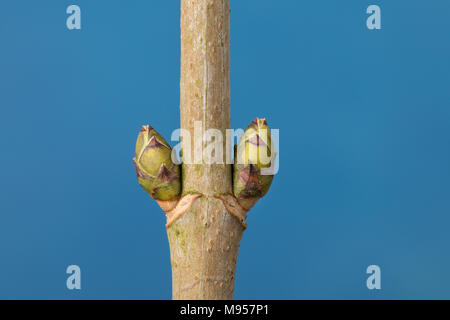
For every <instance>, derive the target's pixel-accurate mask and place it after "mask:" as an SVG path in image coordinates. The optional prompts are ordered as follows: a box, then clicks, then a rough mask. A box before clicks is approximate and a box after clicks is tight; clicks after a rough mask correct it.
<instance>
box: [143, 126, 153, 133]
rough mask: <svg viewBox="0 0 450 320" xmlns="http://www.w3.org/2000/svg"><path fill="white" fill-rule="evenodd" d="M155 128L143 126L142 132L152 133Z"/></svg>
mask: <svg viewBox="0 0 450 320" xmlns="http://www.w3.org/2000/svg"><path fill="white" fill-rule="evenodd" d="M152 130H153V128H152V127H151V126H150V125H146V126H142V128H141V132H150V131H152Z"/></svg>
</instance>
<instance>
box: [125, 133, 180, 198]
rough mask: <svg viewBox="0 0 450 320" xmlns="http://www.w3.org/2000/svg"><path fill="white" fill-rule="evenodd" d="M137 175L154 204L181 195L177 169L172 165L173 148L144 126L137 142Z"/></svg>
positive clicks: (135, 160) (177, 166)
mask: <svg viewBox="0 0 450 320" xmlns="http://www.w3.org/2000/svg"><path fill="white" fill-rule="evenodd" d="M133 162H134V165H135V167H136V175H137V178H138V181H139V184H140V185H141V186H142V188H144V189H145V191H147V192H148V194H149V195H150V196H151V197H152V198H153V199H155V200H162V201H167V200H174V199H175V198H177V197H178V196H179V194H180V191H181V184H180V166H179V165H176V164H174V163H173V162H172V148H171V147H170V145H169V144H168V143H167V141H166V140H164V138H163V137H161V135H159V133H158V132H156V130H154V129H153V128H152V127H151V126H143V127H142V129H141V131H140V133H139V136H138V138H137V141H136V150H135V157H134V158H133Z"/></svg>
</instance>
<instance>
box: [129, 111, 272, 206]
mask: <svg viewBox="0 0 450 320" xmlns="http://www.w3.org/2000/svg"><path fill="white" fill-rule="evenodd" d="M272 154H273V150H272V138H271V135H270V130H269V127H268V126H267V122H266V120H265V119H259V118H256V119H255V120H253V122H252V123H251V124H250V125H249V126H248V127H247V129H245V131H244V134H243V135H242V136H241V138H240V140H239V142H238V145H237V146H236V147H235V157H234V164H233V194H234V197H236V199H237V201H238V202H239V203H240V204H245V205H244V206H243V207H244V208H245V207H247V209H246V211H247V210H248V209H250V208H248V205H246V204H247V203H248V202H249V201H250V202H251V203H253V204H254V202H256V199H259V198H261V197H263V196H264V195H265V194H266V193H267V191H268V190H269V188H270V185H271V183H272V180H273V175H270V174H266V173H264V172H262V171H263V170H264V169H267V168H270V167H271V164H272V163H271V162H272V161H273V157H272ZM263 158H265V159H263ZM267 159H269V161H267ZM133 162H134V165H135V167H136V174H137V178H138V181H139V184H140V185H141V186H142V188H144V189H145V191H147V192H148V194H149V195H150V196H151V197H152V198H153V199H155V200H157V201H174V200H177V199H179V197H180V195H181V174H180V173H181V168H180V165H177V164H174V163H173V162H172V148H171V147H170V145H169V144H168V143H167V141H166V140H164V138H163V137H162V136H161V135H160V134H159V133H158V132H156V130H155V129H153V128H152V127H151V126H149V125H147V126H143V127H142V129H141V131H140V133H139V136H138V138H137V142H136V151H135V157H134V158H133Z"/></svg>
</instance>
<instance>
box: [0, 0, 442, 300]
mask: <svg viewBox="0 0 450 320" xmlns="http://www.w3.org/2000/svg"><path fill="white" fill-rule="evenodd" d="M231 2H232V4H231V5H232V15H231V16H232V18H231V23H232V27H231V30H232V37H231V39H232V40H231V41H232V53H231V54H232V58H231V63H232V69H231V74H232V106H231V112H232V127H233V128H243V127H245V126H247V124H248V123H249V122H250V121H251V120H252V119H253V118H254V117H255V116H261V117H267V119H268V121H269V125H271V127H272V128H279V129H280V140H281V145H280V171H279V174H278V175H277V176H276V177H275V180H274V183H273V185H272V188H271V191H270V193H269V195H268V196H267V197H265V198H264V199H263V200H261V201H260V202H259V203H258V204H257V206H256V207H255V208H254V209H253V210H252V211H251V212H250V216H249V219H248V224H249V229H248V230H247V231H246V232H245V234H244V237H243V241H242V246H241V249H240V254H239V258H238V266H237V275H236V290H235V297H236V298H238V299H253V298H262V299H331V298H339V299H350V298H353V299H367V298H368V299H379V298H385V299H395V298H402V299H408V298H413V299H415V298H426V299H428V298H438V299H440V298H447V299H448V298H450V293H449V292H450V273H449V270H450V252H449V244H450V234H449V226H450V217H449V213H450V150H449V149H450V148H449V146H450V90H449V84H450V42H449V41H448V39H449V38H448V37H449V32H450V19H449V14H450V13H449V12H450V2H449V1H446V0H435V1H425V0H422V1H410V0H408V1H406V0H402V1H400V0H398V1H379V0H377V1H360V0H353V1H350V0H348V1H332V0H328V1H324V0H320V1H319V0H314V1H313V0H310V1H297V0H284V1H275V0H271V1H269V0H245V1H231ZM70 4H77V5H79V6H80V7H81V10H82V30H79V31H77V30H74V31H69V30H68V29H67V28H66V18H67V16H68V15H67V14H66V8H67V6H69V5H70ZM370 4H378V5H380V7H381V10H382V29H381V30H378V31H370V30H368V29H367V28H366V18H367V16H368V15H367V14H366V12H365V11H366V8H367V7H368V5H370ZM179 5H180V4H179V1H125V0H122V1H113V0H108V1H75V0H74V1H48V0H45V1H44V0H41V1H31V0H30V1H23V0H20V1H19V0H15V1H12V0H8V1H2V2H1V4H0V108H1V116H0V150H1V151H0V152H1V158H0V298H41V299H53V298H57V299H81V298H83V299H97V298H101V299H109V298H112V299H129V298H130V299H131V298H134V299H168V298H170V297H171V272H170V261H169V246H168V241H167V236H166V233H165V228H164V223H165V217H164V215H163V213H162V212H161V210H160V209H159V207H157V205H156V203H154V201H151V200H150V199H149V197H148V196H147V195H146V194H145V192H144V191H143V190H142V189H141V188H140V187H139V186H138V184H137V181H136V177H135V172H134V168H133V165H132V162H131V158H132V155H133V149H134V143H135V139H136V136H137V132H138V130H139V128H140V126H141V125H143V124H146V123H150V124H151V125H152V126H153V127H155V128H156V129H157V130H158V131H160V132H161V133H162V134H163V135H164V136H165V137H170V134H171V132H172V130H174V129H175V128H178V127H179V64H180V61H179V60H180V53H179V52H180V44H179V38H180V31H179ZM70 264H77V265H79V266H80V267H81V269H82V290H80V291H77V290H74V291H69V290H67V288H66V278H67V276H68V275H67V274H66V273H65V271H66V267H67V266H68V265H70ZM371 264H376V265H379V266H380V267H381V272H382V279H381V286H382V289H381V290H379V291H377V290H373V291H370V290H368V289H367V287H366V278H367V277H368V275H367V274H366V268H367V266H369V265H371Z"/></svg>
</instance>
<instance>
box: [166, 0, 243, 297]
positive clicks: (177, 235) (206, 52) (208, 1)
mask: <svg viewBox="0 0 450 320" xmlns="http://www.w3.org/2000/svg"><path fill="white" fill-rule="evenodd" d="M229 21H230V8H229V0H181V81H180V89H181V95H180V97H181V101H180V110H181V128H182V129H186V130H188V131H189V132H190V134H191V142H190V144H191V146H194V141H193V140H194V124H195V121H201V122H202V131H203V133H204V132H206V130H208V129H210V128H213V129H218V130H220V131H221V133H222V136H223V137H225V136H226V135H225V130H226V129H228V128H229V127H230V38H229V37H230V35H229V31H230V24H229ZM182 143H183V144H182V149H183V152H185V150H187V145H185V144H186V143H188V141H187V140H186V139H184V140H183V142H182ZM202 143H203V147H204V148H205V147H206V144H207V141H203V142H202ZM225 144H226V142H225V139H224V141H223V148H224V149H223V150H225ZM184 146H185V147H184ZM204 148H203V149H204ZM192 149H193V148H192ZM184 156H186V155H185V154H184ZM225 156H226V155H225V152H224V155H223V164H209V165H208V164H205V163H202V164H183V167H182V171H183V177H182V180H183V181H182V188H183V195H186V194H189V193H198V194H200V197H199V198H198V199H197V200H195V201H194V202H193V205H192V207H191V208H190V209H189V210H188V211H187V212H184V213H183V214H182V215H181V216H180V217H178V218H177V219H176V220H175V221H173V222H172V223H170V224H169V225H168V227H167V234H168V238H169V243H170V250H171V254H170V255H171V263H172V282H173V298H174V299H232V298H233V290H234V275H235V269H236V261H237V255H238V250H239V245H240V241H241V238H242V234H243V231H244V229H245V227H244V225H245V224H244V223H242V221H239V220H238V219H236V217H235V216H233V215H232V214H230V213H229V212H228V211H227V210H226V208H225V206H224V203H223V202H222V201H221V200H219V199H218V198H216V197H217V196H220V195H225V196H227V195H228V196H229V195H231V194H232V173H231V170H232V168H231V165H229V164H228V165H227V164H226V161H225ZM193 158H194V154H191V159H193Z"/></svg>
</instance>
